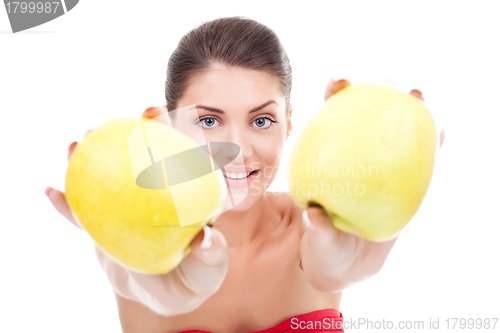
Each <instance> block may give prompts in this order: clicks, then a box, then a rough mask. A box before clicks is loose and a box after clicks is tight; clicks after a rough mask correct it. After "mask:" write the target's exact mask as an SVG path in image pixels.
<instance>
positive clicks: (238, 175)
mask: <svg viewBox="0 0 500 333" xmlns="http://www.w3.org/2000/svg"><path fill="white" fill-rule="evenodd" d="M249 173H250V172H249ZM249 173H248V174H249ZM248 174H247V173H244V172H238V173H236V172H226V173H224V176H226V177H228V178H232V179H243V178H247V177H248Z"/></svg>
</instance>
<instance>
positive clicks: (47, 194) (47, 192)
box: [45, 186, 52, 196]
mask: <svg viewBox="0 0 500 333" xmlns="http://www.w3.org/2000/svg"><path fill="white" fill-rule="evenodd" d="M50 191H52V187H50V186H49V187H47V188H46V189H45V195H46V196H49V194H50Z"/></svg>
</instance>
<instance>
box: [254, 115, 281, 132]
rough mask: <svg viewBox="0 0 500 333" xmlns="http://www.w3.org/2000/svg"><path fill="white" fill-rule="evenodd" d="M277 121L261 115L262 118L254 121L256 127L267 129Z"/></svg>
mask: <svg viewBox="0 0 500 333" xmlns="http://www.w3.org/2000/svg"><path fill="white" fill-rule="evenodd" d="M275 122H276V121H275V120H273V119H271V118H269V117H261V118H257V119H255V120H254V121H253V122H252V123H254V124H256V125H257V126H254V127H257V128H262V129H267V128H269V127H271V123H275Z"/></svg>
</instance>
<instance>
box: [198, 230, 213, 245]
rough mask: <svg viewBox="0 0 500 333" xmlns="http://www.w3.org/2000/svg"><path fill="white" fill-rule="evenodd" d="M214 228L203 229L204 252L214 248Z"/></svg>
mask: <svg viewBox="0 0 500 333" xmlns="http://www.w3.org/2000/svg"><path fill="white" fill-rule="evenodd" d="M211 237H212V228H210V227H209V226H208V225H206V226H204V227H203V240H202V241H201V245H200V247H201V248H202V249H203V250H207V249H209V248H210V247H211V246H212V240H211Z"/></svg>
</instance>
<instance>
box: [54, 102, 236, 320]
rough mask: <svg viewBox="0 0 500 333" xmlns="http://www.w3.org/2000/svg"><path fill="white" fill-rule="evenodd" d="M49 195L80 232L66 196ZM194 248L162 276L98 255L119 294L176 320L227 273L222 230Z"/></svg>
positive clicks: (201, 236)
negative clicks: (135, 269) (133, 269)
mask: <svg viewBox="0 0 500 333" xmlns="http://www.w3.org/2000/svg"><path fill="white" fill-rule="evenodd" d="M165 112H167V111H166V107H159V108H149V109H147V110H146V111H144V112H143V114H142V116H143V117H145V118H155V117H157V116H159V115H161V114H163V113H165ZM157 119H162V120H161V121H162V122H165V119H168V120H169V117H168V115H165V117H159V118H157ZM168 120H167V122H168ZM168 125H170V124H168ZM89 132H90V131H89ZM76 146H77V143H76V142H73V143H72V144H71V145H70V146H69V153H68V160H69V158H70V157H71V154H72V153H73V151H74V149H75V147H76ZM45 194H46V195H47V196H48V197H49V199H50V202H51V203H52V205H53V206H54V207H55V209H56V210H57V211H58V212H59V213H60V214H61V215H63V216H64V217H65V218H66V219H68V220H69V221H70V222H71V223H73V224H74V225H75V226H76V227H78V228H80V226H79V225H78V223H77V222H76V221H75V220H74V218H73V216H72V214H71V211H70V208H69V206H68V204H67V202H66V199H65V197H64V193H63V192H61V191H58V190H56V189H52V188H50V187H48V188H47V189H46V190H45ZM80 229H81V228H80ZM202 244H203V245H202ZM202 246H203V248H202ZM190 247H191V252H190V253H189V254H188V255H187V256H186V257H185V258H184V260H182V262H181V263H180V264H179V265H178V266H177V267H176V268H174V269H173V270H172V271H170V272H168V273H167V274H159V275H151V274H143V273H137V272H134V271H131V270H129V269H127V268H125V267H123V266H121V265H120V264H118V263H116V261H115V260H114V259H112V258H110V257H109V256H108V255H107V254H105V253H104V252H102V251H101V250H100V249H99V247H98V246H97V245H96V246H95V251H96V255H97V258H98V260H99V264H100V265H101V267H102V268H103V270H104V272H105V273H106V275H107V277H108V279H109V281H110V283H111V285H112V286H113V289H114V290H115V291H116V292H117V293H118V294H120V295H121V296H122V297H125V298H129V299H133V300H135V301H137V302H139V303H141V304H143V305H145V306H147V307H148V308H149V309H150V310H152V311H154V312H156V313H158V314H161V315H164V316H174V315H179V314H183V313H188V312H191V311H193V310H195V309H197V308H198V307H199V306H200V305H201V304H203V302H205V301H206V300H207V299H208V298H209V297H210V296H212V295H213V294H214V293H215V292H217V290H218V289H219V288H220V286H221V285H222V282H223V281H224V278H225V276H226V273H227V268H228V250H227V243H226V240H225V238H224V236H223V235H222V233H221V232H220V231H219V230H217V229H215V228H210V227H208V226H206V227H205V228H204V229H203V230H202V231H200V232H199V233H198V234H197V235H196V237H195V238H194V239H193V240H192V241H191V243H190Z"/></svg>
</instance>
